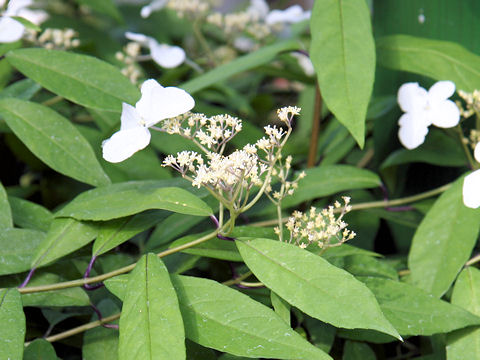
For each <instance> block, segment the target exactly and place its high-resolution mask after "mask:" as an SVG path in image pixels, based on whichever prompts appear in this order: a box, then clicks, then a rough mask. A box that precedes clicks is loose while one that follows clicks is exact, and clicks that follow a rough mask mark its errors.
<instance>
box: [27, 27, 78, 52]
mask: <svg viewBox="0 0 480 360" xmlns="http://www.w3.org/2000/svg"><path fill="white" fill-rule="evenodd" d="M26 39H27V40H29V41H31V42H33V43H35V44H37V45H39V46H42V47H44V48H45V49H59V50H68V49H72V48H76V47H79V46H80V40H79V39H78V33H77V32H76V31H75V30H73V29H63V30H62V29H51V28H47V29H45V31H43V33H41V34H40V35H38V34H37V33H36V32H35V31H29V32H28V34H27V36H26Z"/></svg>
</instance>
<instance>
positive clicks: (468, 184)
mask: <svg viewBox="0 0 480 360" xmlns="http://www.w3.org/2000/svg"><path fill="white" fill-rule="evenodd" d="M473 156H474V157H475V160H477V161H478V162H480V142H478V143H477V145H475V150H474V151H473ZM463 203H464V204H465V206H468V207H469V208H472V209H476V208H478V207H479V206H480V170H475V171H474V172H472V173H471V174H468V175H467V176H465V179H464V180H463Z"/></svg>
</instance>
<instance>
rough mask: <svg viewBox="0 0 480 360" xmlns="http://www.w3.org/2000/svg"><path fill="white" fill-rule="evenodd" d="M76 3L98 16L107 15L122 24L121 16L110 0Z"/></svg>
mask: <svg viewBox="0 0 480 360" xmlns="http://www.w3.org/2000/svg"><path fill="white" fill-rule="evenodd" d="M77 3H79V4H80V5H86V6H88V7H90V8H91V9H92V10H95V11H96V12H98V13H100V14H105V15H108V16H110V17H111V18H112V19H115V20H116V21H118V22H119V23H122V22H123V18H122V14H120V12H119V11H118V9H117V7H116V6H115V4H114V3H113V1H112V0H102V1H97V0H77Z"/></svg>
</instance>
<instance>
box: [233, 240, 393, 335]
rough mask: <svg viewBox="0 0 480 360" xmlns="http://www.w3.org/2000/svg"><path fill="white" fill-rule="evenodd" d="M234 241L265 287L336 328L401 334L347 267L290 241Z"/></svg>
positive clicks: (246, 262)
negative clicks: (338, 266) (331, 262)
mask: <svg viewBox="0 0 480 360" xmlns="http://www.w3.org/2000/svg"><path fill="white" fill-rule="evenodd" d="M236 244H237V247H238V250H239V251H240V254H241V255H242V257H243V259H244V261H245V264H247V266H248V267H249V268H250V270H251V271H252V272H253V273H254V274H255V276H256V277H257V278H258V279H259V280H260V281H261V282H263V283H264V284H265V286H267V287H268V288H269V289H271V290H273V291H275V292H276V293H277V294H278V295H279V296H281V297H282V298H283V299H285V300H286V301H287V302H289V303H290V304H291V305H293V306H296V307H298V308H299V309H300V310H302V311H303V312H305V313H307V314H308V315H310V316H313V317H315V318H317V319H319V320H322V321H324V322H327V323H329V324H332V325H334V326H337V327H343V328H347V329H355V328H360V329H373V330H378V331H380V332H383V333H386V334H389V335H393V336H395V337H397V338H400V336H399V335H398V333H397V331H396V330H395V328H393V326H392V325H391V324H390V323H389V322H388V321H387V319H386V318H385V316H384V315H383V313H382V311H381V309H380V306H379V305H378V303H377V300H376V299H375V297H374V296H373V294H372V293H371V292H370V290H368V288H367V287H366V286H365V285H364V284H362V283H361V282H359V281H358V280H356V279H355V278H354V277H353V276H352V275H351V274H349V273H348V272H346V271H344V270H342V269H339V268H337V267H336V266H333V265H331V264H330V263H329V262H328V261H326V260H324V259H322V258H321V257H320V256H317V255H314V254H312V253H310V252H308V251H305V250H304V249H300V248H299V247H297V246H294V245H292V244H287V243H283V242H280V241H275V240H269V239H255V240H249V241H237V242H236ZM352 299H355V301H354V302H352Z"/></svg>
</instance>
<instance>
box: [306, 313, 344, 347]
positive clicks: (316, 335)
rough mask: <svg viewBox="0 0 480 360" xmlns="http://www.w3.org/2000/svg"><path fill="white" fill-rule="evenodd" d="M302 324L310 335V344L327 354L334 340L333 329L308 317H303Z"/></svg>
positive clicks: (334, 330)
mask: <svg viewBox="0 0 480 360" xmlns="http://www.w3.org/2000/svg"><path fill="white" fill-rule="evenodd" d="M303 324H304V326H305V328H306V329H307V331H308V334H309V335H310V336H309V339H310V342H311V343H312V344H313V345H315V346H316V347H318V348H320V349H322V350H323V351H325V352H326V353H329V352H330V349H331V348H332V345H333V341H334V340H335V332H336V329H335V327H333V326H332V325H330V324H326V323H324V322H322V321H320V320H317V319H314V318H312V317H310V316H308V315H305V320H304V322H303Z"/></svg>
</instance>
